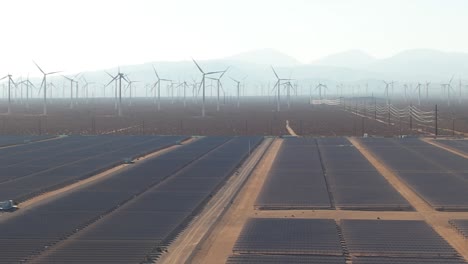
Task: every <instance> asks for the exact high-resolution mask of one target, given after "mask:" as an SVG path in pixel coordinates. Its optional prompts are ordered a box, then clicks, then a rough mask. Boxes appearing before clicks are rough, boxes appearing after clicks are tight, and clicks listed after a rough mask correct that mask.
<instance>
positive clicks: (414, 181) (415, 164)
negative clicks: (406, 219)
mask: <svg viewBox="0 0 468 264" xmlns="http://www.w3.org/2000/svg"><path fill="white" fill-rule="evenodd" d="M362 142H363V143H364V145H365V146H366V147H367V148H369V149H370V150H371V151H372V152H373V153H374V154H376V155H377V156H378V158H379V159H380V160H382V161H383V162H384V163H385V164H387V165H388V166H389V167H390V168H391V169H393V170H394V171H395V172H396V174H397V175H398V176H399V177H400V178H401V179H402V180H403V181H405V182H406V183H408V184H409V185H410V186H411V188H412V189H413V190H415V191H416V192H418V193H419V194H420V195H421V196H422V197H423V198H424V200H426V201H427V202H428V203H430V204H431V205H432V206H433V207H434V208H435V209H437V210H463V211H465V210H468V197H467V195H466V193H467V191H468V181H467V178H466V175H467V172H468V163H467V162H466V159H465V158H463V157H461V156H458V155H455V154H453V153H450V152H448V151H446V150H443V149H441V148H438V147H436V146H433V145H430V144H428V143H426V142H423V141H421V140H419V139H375V138H374V139H369V138H367V139H362Z"/></svg>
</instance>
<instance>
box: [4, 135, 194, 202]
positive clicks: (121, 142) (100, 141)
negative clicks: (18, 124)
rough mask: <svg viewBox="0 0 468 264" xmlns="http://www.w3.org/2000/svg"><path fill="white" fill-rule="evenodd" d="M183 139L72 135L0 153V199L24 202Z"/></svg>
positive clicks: (180, 137) (173, 137) (174, 137)
mask: <svg viewBox="0 0 468 264" xmlns="http://www.w3.org/2000/svg"><path fill="white" fill-rule="evenodd" d="M184 138H186V137H182V136H110V137H108V136H106V137H103V136H89V137H87V136H72V137H67V138H63V139H57V140H51V141H48V142H38V143H35V144H28V145H24V146H20V147H19V148H17V147H14V148H9V149H5V151H2V150H0V200H6V199H14V200H17V201H24V200H26V199H29V198H31V197H34V196H36V195H38V194H40V193H42V192H45V191H49V190H52V189H56V188H60V187H61V186H64V185H67V184H70V183H71V182H74V181H78V180H80V179H83V178H87V177H89V176H92V175H94V174H97V173H99V172H101V171H104V170H106V169H109V168H111V167H114V166H117V165H119V164H122V163H123V162H124V160H125V159H126V158H128V159H134V158H137V157H139V156H142V155H145V154H147V153H150V152H153V151H156V150H158V149H161V148H164V147H167V146H170V145H174V144H175V143H176V142H177V141H180V140H182V139H184ZM7 150H8V151H7ZM8 152H11V153H8Z"/></svg>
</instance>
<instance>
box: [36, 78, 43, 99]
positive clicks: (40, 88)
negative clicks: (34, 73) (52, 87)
mask: <svg viewBox="0 0 468 264" xmlns="http://www.w3.org/2000/svg"><path fill="white" fill-rule="evenodd" d="M44 81H45V79H44V78H42V83H41V86H40V87H39V92H38V93H37V95H40V94H41V91H42V86H43V85H44Z"/></svg>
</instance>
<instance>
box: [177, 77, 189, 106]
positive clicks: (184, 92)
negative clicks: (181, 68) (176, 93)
mask: <svg viewBox="0 0 468 264" xmlns="http://www.w3.org/2000/svg"><path fill="white" fill-rule="evenodd" d="M180 86H182V88H183V89H184V91H183V94H184V108H185V107H186V106H187V102H186V97H187V93H186V90H187V86H188V84H187V81H183V82H181V83H179V84H178V85H177V86H176V89H177V88H179V87H180Z"/></svg>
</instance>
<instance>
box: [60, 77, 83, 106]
mask: <svg viewBox="0 0 468 264" xmlns="http://www.w3.org/2000/svg"><path fill="white" fill-rule="evenodd" d="M78 75H80V73H78V74H76V75H75V76H73V77H67V76H65V75H62V77H63V78H65V79H67V80H69V81H70V109H73V83H74V82H75V83H77V89H78V81H77V79H76V78H77V77H78Z"/></svg>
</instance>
